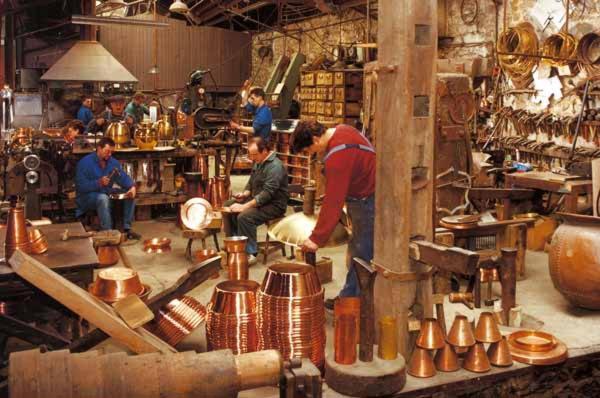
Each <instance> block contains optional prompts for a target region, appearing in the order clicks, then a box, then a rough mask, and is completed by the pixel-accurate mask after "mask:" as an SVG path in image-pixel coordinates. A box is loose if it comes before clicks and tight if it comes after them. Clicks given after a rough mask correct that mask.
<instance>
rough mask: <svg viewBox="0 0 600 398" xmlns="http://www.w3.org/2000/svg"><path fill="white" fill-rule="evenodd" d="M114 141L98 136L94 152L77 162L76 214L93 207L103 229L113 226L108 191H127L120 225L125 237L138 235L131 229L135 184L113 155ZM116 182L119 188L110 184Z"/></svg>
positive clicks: (137, 237) (136, 237) (134, 237)
mask: <svg viewBox="0 0 600 398" xmlns="http://www.w3.org/2000/svg"><path fill="white" fill-rule="evenodd" d="M114 150H115V142H114V141H113V140H112V139H110V138H108V137H103V138H101V139H100V140H99V141H98V143H97V144H96V152H94V153H90V154H89V155H86V156H85V157H84V158H82V159H81V160H80V161H79V163H77V170H76V173H75V189H76V191H77V199H76V202H77V211H76V215H77V217H80V216H82V215H83V214H85V212H86V211H88V210H96V212H97V213H98V217H99V218H100V228H101V229H102V230H107V229H112V228H113V223H112V214H111V213H112V203H111V199H110V196H109V195H110V194H111V193H115V192H123V191H126V194H127V197H128V198H127V199H124V200H123V229H124V230H125V233H126V234H127V238H128V239H139V238H140V235H138V234H136V233H135V232H133V231H132V230H131V223H132V222H133V217H134V210H135V201H134V199H135V195H136V188H135V184H134V182H133V181H132V180H131V178H130V177H129V176H128V175H127V174H125V171H123V168H121V164H120V163H119V161H118V160H116V159H115V158H113V157H112V153H113V151H114ZM115 183H116V184H118V185H119V187H120V189H115V188H113V184H115Z"/></svg>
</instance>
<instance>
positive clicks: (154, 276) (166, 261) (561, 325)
mask: <svg viewBox="0 0 600 398" xmlns="http://www.w3.org/2000/svg"><path fill="white" fill-rule="evenodd" d="M246 179H247V177H245V176H234V177H233V179H232V180H233V187H234V191H236V190H237V189H236V188H238V189H239V187H241V186H243V184H244V183H245V181H246ZM134 228H135V230H136V231H137V232H139V233H141V234H142V235H143V237H144V238H145V239H147V238H152V237H168V238H170V239H171V240H172V244H171V247H172V251H171V252H170V253H166V254H146V253H144V252H143V251H142V244H141V243H136V244H133V245H130V246H127V247H126V251H127V254H128V256H129V258H130V260H131V262H132V263H133V264H134V266H135V268H136V269H137V270H138V271H139V273H140V275H141V278H142V280H143V282H144V283H147V284H149V285H150V286H151V287H152V288H153V294H156V293H157V292H159V291H161V290H163V289H165V288H167V287H168V286H170V285H171V284H172V283H173V282H175V281H176V280H177V279H178V278H179V277H180V276H181V275H182V274H183V273H184V272H185V270H186V268H187V267H189V266H190V264H189V262H187V261H186V260H185V258H184V249H185V245H186V241H185V240H184V239H183V238H182V237H181V231H180V230H179V229H178V228H176V227H175V225H174V224H173V223H172V222H159V221H148V222H137V223H136V224H135V226H134ZM265 233H266V231H265V228H264V227H261V228H260V229H259V238H260V239H261V240H262V239H264V236H265ZM207 243H208V246H209V247H212V241H211V242H209V241H208V240H207ZM195 248H196V249H199V248H200V243H198V244H197V245H196V246H195ZM319 255H323V256H330V257H332V259H333V263H334V268H333V279H334V280H333V281H332V282H330V283H328V284H325V285H324V287H325V296H326V297H334V296H336V294H337V292H338V291H339V290H340V288H341V286H342V282H343V280H344V277H345V269H344V263H345V247H339V248H334V249H324V250H321V251H319ZM277 261H284V259H283V258H282V257H281V254H280V253H279V252H274V253H273V254H271V255H270V257H269V264H270V263H273V262H277ZM547 261H548V257H547V255H546V254H545V253H539V252H528V253H527V267H526V269H527V278H526V279H525V280H523V281H520V282H519V283H518V286H517V302H518V305H520V306H522V308H523V314H524V317H523V318H524V320H525V323H526V324H525V326H527V327H529V328H535V329H538V328H539V329H543V330H544V331H546V332H550V333H553V334H555V335H556V336H557V337H558V338H559V339H561V340H562V341H564V342H565V343H566V344H567V346H568V347H569V355H570V356H571V357H574V356H578V355H583V354H586V353H589V352H590V351H598V350H600V333H598V332H597V331H598V330H600V312H594V311H587V310H584V309H579V308H575V307H573V306H571V305H570V304H569V303H568V302H567V301H566V300H565V299H564V298H563V297H562V296H561V295H560V294H559V293H558V291H556V290H555V289H554V287H553V286H552V281H551V280H550V275H549V273H548V266H547ZM265 269H266V266H264V265H262V264H261V263H259V264H257V265H255V266H253V267H251V268H250V278H251V279H253V280H256V281H258V282H261V281H262V279H263V276H264V273H265ZM225 277H226V275H225V274H224V272H223V271H222V272H221V276H220V278H219V279H214V280H209V281H207V282H205V283H204V284H202V285H200V286H198V287H197V288H196V289H194V290H192V291H191V292H190V293H189V294H190V295H191V296H193V297H195V298H196V299H198V300H199V301H200V302H202V303H204V304H206V303H208V301H209V300H210V297H211V294H212V291H213V288H214V286H215V285H216V284H217V283H218V282H220V281H222V280H224V279H225ZM495 285H496V286H494V293H495V295H497V296H499V294H500V290H499V289H500V286H499V284H495ZM483 310H486V309H485V308H484V309H481V310H479V311H476V310H475V311H472V310H469V309H467V308H466V307H465V306H464V305H462V304H451V303H448V302H447V303H446V304H445V313H446V321H447V328H448V329H449V328H450V326H451V322H452V320H453V318H454V316H455V315H456V313H461V314H464V315H467V316H469V317H476V316H477V313H478V312H480V311H483ZM487 310H489V309H487ZM327 328H328V344H327V350H328V352H332V348H333V347H332V338H331V334H332V330H331V329H332V318H331V316H330V315H329V314H328V315H327ZM514 330H516V329H513V328H503V329H502V331H503V332H506V333H510V332H511V331H514ZM177 348H178V349H179V350H180V351H185V350H191V349H193V350H196V351H204V350H205V337H204V328H203V327H200V328H198V329H197V330H196V331H195V332H194V333H193V334H192V335H190V336H188V337H187V338H186V339H185V340H184V341H183V342H182V343H180V345H179V346H178V347H177ZM524 366H527V365H523V364H518V363H515V365H514V367H512V368H508V370H512V369H514V368H515V367H524ZM505 371H507V369H501V368H494V369H492V371H491V372H489V373H487V374H485V375H489V374H494V373H501V372H505ZM485 375H481V374H475V373H470V372H467V371H464V370H460V371H458V372H454V373H441V372H440V373H438V375H437V376H435V377H433V378H430V379H418V378H414V377H411V376H408V381H407V384H406V387H405V388H404V390H403V391H414V390H418V389H420V388H424V387H431V386H434V385H438V384H444V383H448V382H452V381H456V380H461V379H462V380H464V379H474V380H475V379H478V378H481V377H485ZM240 396H241V397H277V396H278V393H277V390H276V389H274V388H269V389H260V390H253V391H248V392H244V393H243V394H240ZM325 396H326V397H339V396H340V395H339V394H337V393H335V392H334V391H332V390H330V389H326V392H325Z"/></svg>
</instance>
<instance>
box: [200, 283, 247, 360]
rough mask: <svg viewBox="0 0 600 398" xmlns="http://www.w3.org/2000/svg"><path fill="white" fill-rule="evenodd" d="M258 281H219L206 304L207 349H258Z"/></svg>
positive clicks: (244, 350) (241, 350)
mask: <svg viewBox="0 0 600 398" xmlns="http://www.w3.org/2000/svg"><path fill="white" fill-rule="evenodd" d="M258 288H259V285H258V283H257V282H255V281H249V280H235V281H225V282H221V283H219V284H218V285H217V286H216V287H215V291H214V292H213V295H212V298H211V299H210V303H209V304H208V306H207V316H206V340H207V343H208V350H209V351H211V350H221V349H226V348H229V349H231V350H232V351H233V352H234V353H235V354H243V353H246V352H253V351H256V350H257V346H258V329H257V319H256V318H257V314H256V292H257V291H258Z"/></svg>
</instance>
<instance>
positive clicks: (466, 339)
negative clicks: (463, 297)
mask: <svg viewBox="0 0 600 398" xmlns="http://www.w3.org/2000/svg"><path fill="white" fill-rule="evenodd" d="M447 341H448V343H450V344H452V345H453V346H454V347H470V346H472V345H473V344H475V337H474V336H473V328H472V327H471V323H470V322H469V320H468V319H467V317H466V316H464V315H457V316H456V318H454V322H453V323H452V328H450V332H449V333H448V339H447Z"/></svg>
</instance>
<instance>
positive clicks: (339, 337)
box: [333, 314, 357, 365]
mask: <svg viewBox="0 0 600 398" xmlns="http://www.w3.org/2000/svg"><path fill="white" fill-rule="evenodd" d="M356 331H357V328H356V317H355V316H354V315H351V314H340V315H339V316H337V317H336V319H335V340H334V351H333V352H334V359H335V362H337V363H339V364H342V365H352V364H353V363H354V362H356V335H357V333H356Z"/></svg>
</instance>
